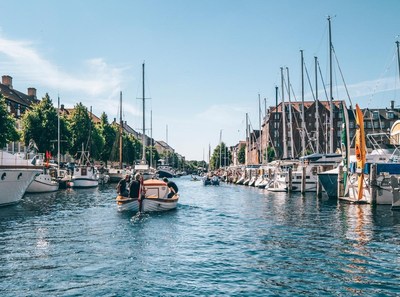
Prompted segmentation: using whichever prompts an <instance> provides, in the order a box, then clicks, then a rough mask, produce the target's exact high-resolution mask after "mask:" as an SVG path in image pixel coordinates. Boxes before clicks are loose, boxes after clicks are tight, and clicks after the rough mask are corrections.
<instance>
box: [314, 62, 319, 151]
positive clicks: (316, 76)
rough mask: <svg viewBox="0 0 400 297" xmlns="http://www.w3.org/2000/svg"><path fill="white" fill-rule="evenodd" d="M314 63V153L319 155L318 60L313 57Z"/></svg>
mask: <svg viewBox="0 0 400 297" xmlns="http://www.w3.org/2000/svg"><path fill="white" fill-rule="evenodd" d="M314 61H315V120H316V123H315V146H316V150H315V152H316V153H317V154H318V153H319V110H318V109H319V100H318V58H317V57H314Z"/></svg>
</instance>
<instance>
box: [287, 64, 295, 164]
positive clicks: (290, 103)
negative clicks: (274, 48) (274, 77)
mask: <svg viewBox="0 0 400 297" xmlns="http://www.w3.org/2000/svg"><path fill="white" fill-rule="evenodd" d="M286 74H287V81H288V83H287V84H288V100H289V126H290V148H291V154H290V158H294V143H293V141H294V140H293V119H292V101H291V97H290V78H289V68H288V67H286Z"/></svg>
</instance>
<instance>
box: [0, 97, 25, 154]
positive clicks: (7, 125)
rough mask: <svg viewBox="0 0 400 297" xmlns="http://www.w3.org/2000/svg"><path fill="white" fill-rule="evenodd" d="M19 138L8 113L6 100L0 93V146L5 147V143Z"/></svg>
mask: <svg viewBox="0 0 400 297" xmlns="http://www.w3.org/2000/svg"><path fill="white" fill-rule="evenodd" d="M19 139H20V135H19V134H18V131H17V129H16V127H15V119H14V118H13V117H12V115H10V114H9V112H8V110H7V104H6V100H5V99H4V97H3V96H2V95H1V94H0V146H1V147H5V146H6V144H7V143H9V142H12V141H18V140H19Z"/></svg>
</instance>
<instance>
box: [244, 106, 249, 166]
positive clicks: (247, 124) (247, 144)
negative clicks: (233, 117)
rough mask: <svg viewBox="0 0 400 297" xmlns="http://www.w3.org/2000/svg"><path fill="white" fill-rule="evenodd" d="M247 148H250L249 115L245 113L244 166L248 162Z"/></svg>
mask: <svg viewBox="0 0 400 297" xmlns="http://www.w3.org/2000/svg"><path fill="white" fill-rule="evenodd" d="M249 146H250V139H249V115H248V114H247V113H246V156H245V165H246V166H247V162H248V154H249Z"/></svg>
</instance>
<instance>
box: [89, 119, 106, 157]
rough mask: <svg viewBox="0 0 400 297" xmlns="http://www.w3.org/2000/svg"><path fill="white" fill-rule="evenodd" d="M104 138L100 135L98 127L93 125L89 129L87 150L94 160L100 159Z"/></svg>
mask: <svg viewBox="0 0 400 297" xmlns="http://www.w3.org/2000/svg"><path fill="white" fill-rule="evenodd" d="M104 144H105V140H104V137H103V136H102V135H101V131H100V127H98V126H96V125H95V126H93V127H92V129H91V135H90V140H89V147H88V150H89V152H90V156H91V158H93V159H95V160H100V159H101V156H102V152H103V150H104Z"/></svg>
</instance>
